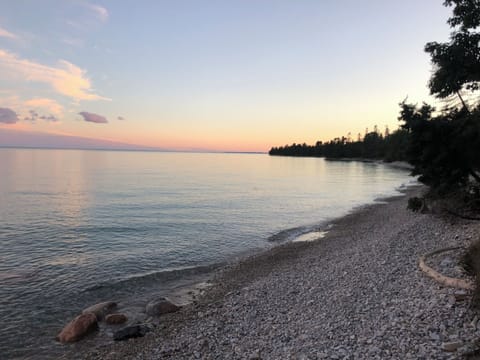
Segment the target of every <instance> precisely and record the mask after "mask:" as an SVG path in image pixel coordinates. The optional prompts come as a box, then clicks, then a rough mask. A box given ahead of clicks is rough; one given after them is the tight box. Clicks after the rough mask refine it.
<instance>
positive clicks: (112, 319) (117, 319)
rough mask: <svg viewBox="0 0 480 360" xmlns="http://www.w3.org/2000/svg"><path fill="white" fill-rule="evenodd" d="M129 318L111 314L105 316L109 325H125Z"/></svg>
mask: <svg viewBox="0 0 480 360" xmlns="http://www.w3.org/2000/svg"><path fill="white" fill-rule="evenodd" d="M127 320H128V318H127V317H126V316H125V315H124V314H109V315H107V316H105V322H106V323H107V324H109V325H116V324H123V323H124V322H126V321H127Z"/></svg>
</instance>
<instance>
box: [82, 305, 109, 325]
mask: <svg viewBox="0 0 480 360" xmlns="http://www.w3.org/2000/svg"><path fill="white" fill-rule="evenodd" d="M116 307H117V303H115V302H113V301H104V302H101V303H98V304H95V305H92V306H90V307H88V308H86V309H85V310H83V311H82V314H87V313H92V314H95V316H96V317H97V319H98V321H100V320H102V319H103V318H104V317H105V315H107V314H108V313H109V312H111V311H112V310H113V309H115V308H116Z"/></svg>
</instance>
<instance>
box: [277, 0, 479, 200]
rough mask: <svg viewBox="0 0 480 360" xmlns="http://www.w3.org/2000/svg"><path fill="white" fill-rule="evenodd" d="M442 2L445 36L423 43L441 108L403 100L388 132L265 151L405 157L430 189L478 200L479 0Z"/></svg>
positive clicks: (300, 154) (368, 157)
mask: <svg viewBox="0 0 480 360" xmlns="http://www.w3.org/2000/svg"><path fill="white" fill-rule="evenodd" d="M444 5H445V6H447V7H452V16H451V17H450V18H449V20H448V24H449V25H450V27H451V29H452V32H451V34H450V39H449V41H448V42H445V43H438V42H430V43H427V44H426V45H425V51H426V52H427V53H428V54H429V55H430V58H431V62H432V65H433V71H432V75H431V78H430V81H429V83H428V86H429V89H430V93H431V94H432V95H433V96H435V97H436V98H438V99H440V100H441V104H442V108H441V109H439V110H437V109H435V108H434V107H433V106H431V105H429V104H426V103H424V104H422V105H420V106H419V105H417V104H411V103H407V102H406V101H403V102H402V103H400V115H399V117H398V120H400V122H401V126H400V129H399V130H397V131H395V132H394V133H392V134H388V135H386V136H383V135H381V134H379V133H378V132H370V133H367V134H366V135H365V137H364V138H363V140H360V139H359V140H357V141H350V140H349V139H348V138H347V139H346V138H344V137H342V138H336V139H333V140H331V141H328V142H325V143H322V142H317V143H316V144H315V145H313V146H309V145H306V144H301V145H299V144H292V145H286V146H282V147H273V148H272V149H271V150H270V152H269V153H270V155H288V156H324V157H330V158H341V157H346V158H367V159H384V160H386V161H394V160H406V161H408V162H409V163H410V164H411V165H413V171H412V174H413V175H418V176H419V180H420V181H421V182H423V183H424V184H426V185H428V186H429V187H430V188H431V189H432V190H434V192H436V193H438V194H442V193H443V194H445V193H449V192H452V191H458V190H462V191H465V193H468V194H477V195H478V197H479V198H480V99H479V96H478V95H479V90H480V45H479V44H480V32H479V31H478V28H479V26H480V0H446V1H444Z"/></svg>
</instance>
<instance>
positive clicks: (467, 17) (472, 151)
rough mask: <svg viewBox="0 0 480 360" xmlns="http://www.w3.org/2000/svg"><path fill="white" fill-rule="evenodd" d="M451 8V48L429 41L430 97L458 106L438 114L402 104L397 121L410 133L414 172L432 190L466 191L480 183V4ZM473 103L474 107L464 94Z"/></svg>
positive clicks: (460, 0)
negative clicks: (451, 99)
mask: <svg viewBox="0 0 480 360" xmlns="http://www.w3.org/2000/svg"><path fill="white" fill-rule="evenodd" d="M444 5H445V6H453V16H452V17H451V18H450V19H449V20H448V23H449V24H450V26H451V27H452V28H453V30H454V31H453V32H452V34H451V35H450V41H449V42H447V43H437V42H430V43H428V44H427V45H426V46H425V51H426V52H428V53H429V54H430V56H431V60H432V64H433V73H432V76H431V79H430V82H429V88H430V92H431V94H432V95H435V96H436V97H437V98H440V99H446V98H448V97H451V96H457V97H458V99H459V100H460V105H459V106H454V107H446V108H445V109H444V110H443V111H442V113H441V114H440V115H437V116H433V114H434V112H435V109H434V108H433V107H431V106H429V105H428V104H423V105H422V106H421V107H417V106H416V105H412V104H407V103H406V102H405V101H404V102H402V103H401V104H400V107H401V111H400V117H399V119H400V120H402V121H404V124H403V125H402V127H403V128H404V129H405V130H406V131H407V132H408V133H409V146H408V150H407V158H408V160H409V162H410V163H411V164H412V165H413V166H414V170H413V173H414V174H416V175H420V177H419V179H420V181H422V182H424V183H425V184H427V185H430V186H431V187H432V188H434V189H437V190H442V191H447V190H450V189H453V188H458V187H465V186H466V185H468V184H469V182H470V179H471V178H473V179H474V180H475V181H477V182H478V183H479V184H480V156H479V154H480V106H479V101H478V95H477V92H478V90H479V84H480V48H479V41H480V33H479V32H478V31H477V28H478V27H479V25H480V0H447V1H445V2H444ZM465 93H468V94H469V95H470V97H471V98H472V99H473V102H471V103H470V104H469V103H468V102H467V101H466V100H465V98H464V95H463V94H465Z"/></svg>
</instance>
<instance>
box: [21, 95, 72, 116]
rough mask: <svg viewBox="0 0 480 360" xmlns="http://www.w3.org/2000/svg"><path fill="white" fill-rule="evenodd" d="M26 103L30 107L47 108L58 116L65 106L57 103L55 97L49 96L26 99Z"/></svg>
mask: <svg viewBox="0 0 480 360" xmlns="http://www.w3.org/2000/svg"><path fill="white" fill-rule="evenodd" d="M25 105H26V106H28V107H35V108H36V107H38V108H42V109H46V110H47V111H48V112H50V113H52V114H55V115H57V116H59V115H62V114H63V106H62V105H60V104H59V103H57V102H56V101H55V100H53V99H48V98H33V99H30V100H27V101H25Z"/></svg>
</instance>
